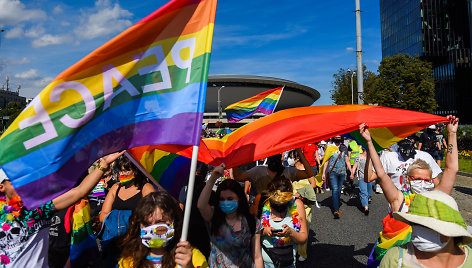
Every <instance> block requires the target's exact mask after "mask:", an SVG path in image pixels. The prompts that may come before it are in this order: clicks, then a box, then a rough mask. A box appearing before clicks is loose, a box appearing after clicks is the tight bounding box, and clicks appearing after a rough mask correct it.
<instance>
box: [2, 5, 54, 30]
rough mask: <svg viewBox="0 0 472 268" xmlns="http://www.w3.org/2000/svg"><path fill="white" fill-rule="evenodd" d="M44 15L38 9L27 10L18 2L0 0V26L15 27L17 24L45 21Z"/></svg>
mask: <svg viewBox="0 0 472 268" xmlns="http://www.w3.org/2000/svg"><path fill="white" fill-rule="evenodd" d="M45 18H46V13H45V12H44V11H42V10H40V9H27V8H26V7H25V5H24V4H23V3H21V2H20V1H19V0H0V26H3V25H15V24H17V23H19V22H23V21H30V20H40V19H45Z"/></svg>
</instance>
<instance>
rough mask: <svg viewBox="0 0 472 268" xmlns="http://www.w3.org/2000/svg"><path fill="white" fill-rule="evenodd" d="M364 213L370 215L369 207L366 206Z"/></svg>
mask: <svg viewBox="0 0 472 268" xmlns="http://www.w3.org/2000/svg"><path fill="white" fill-rule="evenodd" d="M364 215H366V216H369V208H364Z"/></svg>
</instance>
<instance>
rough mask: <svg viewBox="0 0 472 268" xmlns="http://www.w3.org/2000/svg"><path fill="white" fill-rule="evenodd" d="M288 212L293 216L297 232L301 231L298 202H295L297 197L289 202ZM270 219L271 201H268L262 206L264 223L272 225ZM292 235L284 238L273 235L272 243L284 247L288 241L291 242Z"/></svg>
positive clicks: (265, 225) (264, 224)
mask: <svg viewBox="0 0 472 268" xmlns="http://www.w3.org/2000/svg"><path fill="white" fill-rule="evenodd" d="M288 213H289V214H290V216H291V217H292V223H293V229H294V230H295V231H296V232H299V231H300V227H301V224H300V222H299V221H298V218H297V216H298V212H297V203H295V199H292V200H290V201H289V203H288ZM269 219H270V202H269V201H266V202H265V204H264V206H263V207H262V225H263V226H264V227H270V223H269ZM290 240H291V239H290V237H282V238H277V237H272V245H274V246H275V247H282V246H284V245H285V244H287V243H290Z"/></svg>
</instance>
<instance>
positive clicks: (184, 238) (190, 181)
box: [178, 145, 199, 267]
mask: <svg viewBox="0 0 472 268" xmlns="http://www.w3.org/2000/svg"><path fill="white" fill-rule="evenodd" d="M198 149H199V146H198V145H194V146H193V151H192V163H191V164H190V175H189V178H188V187H187V200H186V201H185V210H184V222H183V225H182V235H181V241H187V236H188V227H189V224H190V211H191V210H192V199H193V189H194V185H195V172H196V171H197V159H198ZM178 267H180V265H179V266H178Z"/></svg>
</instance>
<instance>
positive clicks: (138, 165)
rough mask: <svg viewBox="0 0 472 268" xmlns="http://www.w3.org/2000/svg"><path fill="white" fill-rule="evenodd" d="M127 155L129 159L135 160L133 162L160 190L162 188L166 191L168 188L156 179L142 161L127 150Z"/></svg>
mask: <svg viewBox="0 0 472 268" xmlns="http://www.w3.org/2000/svg"><path fill="white" fill-rule="evenodd" d="M125 155H126V157H128V159H129V160H130V161H131V162H133V164H134V165H135V166H136V167H137V168H138V169H139V170H140V171H141V172H142V173H143V174H144V175H146V177H148V178H149V179H150V180H151V181H152V183H154V185H156V186H157V188H159V190H162V191H166V189H164V187H162V186H161V185H160V184H159V183H158V182H157V181H156V179H154V177H153V176H152V175H151V174H150V173H149V172H148V171H147V170H146V169H145V168H144V167H143V166H142V165H141V163H139V161H137V160H136V159H134V157H133V156H132V155H131V154H130V153H128V152H125Z"/></svg>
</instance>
